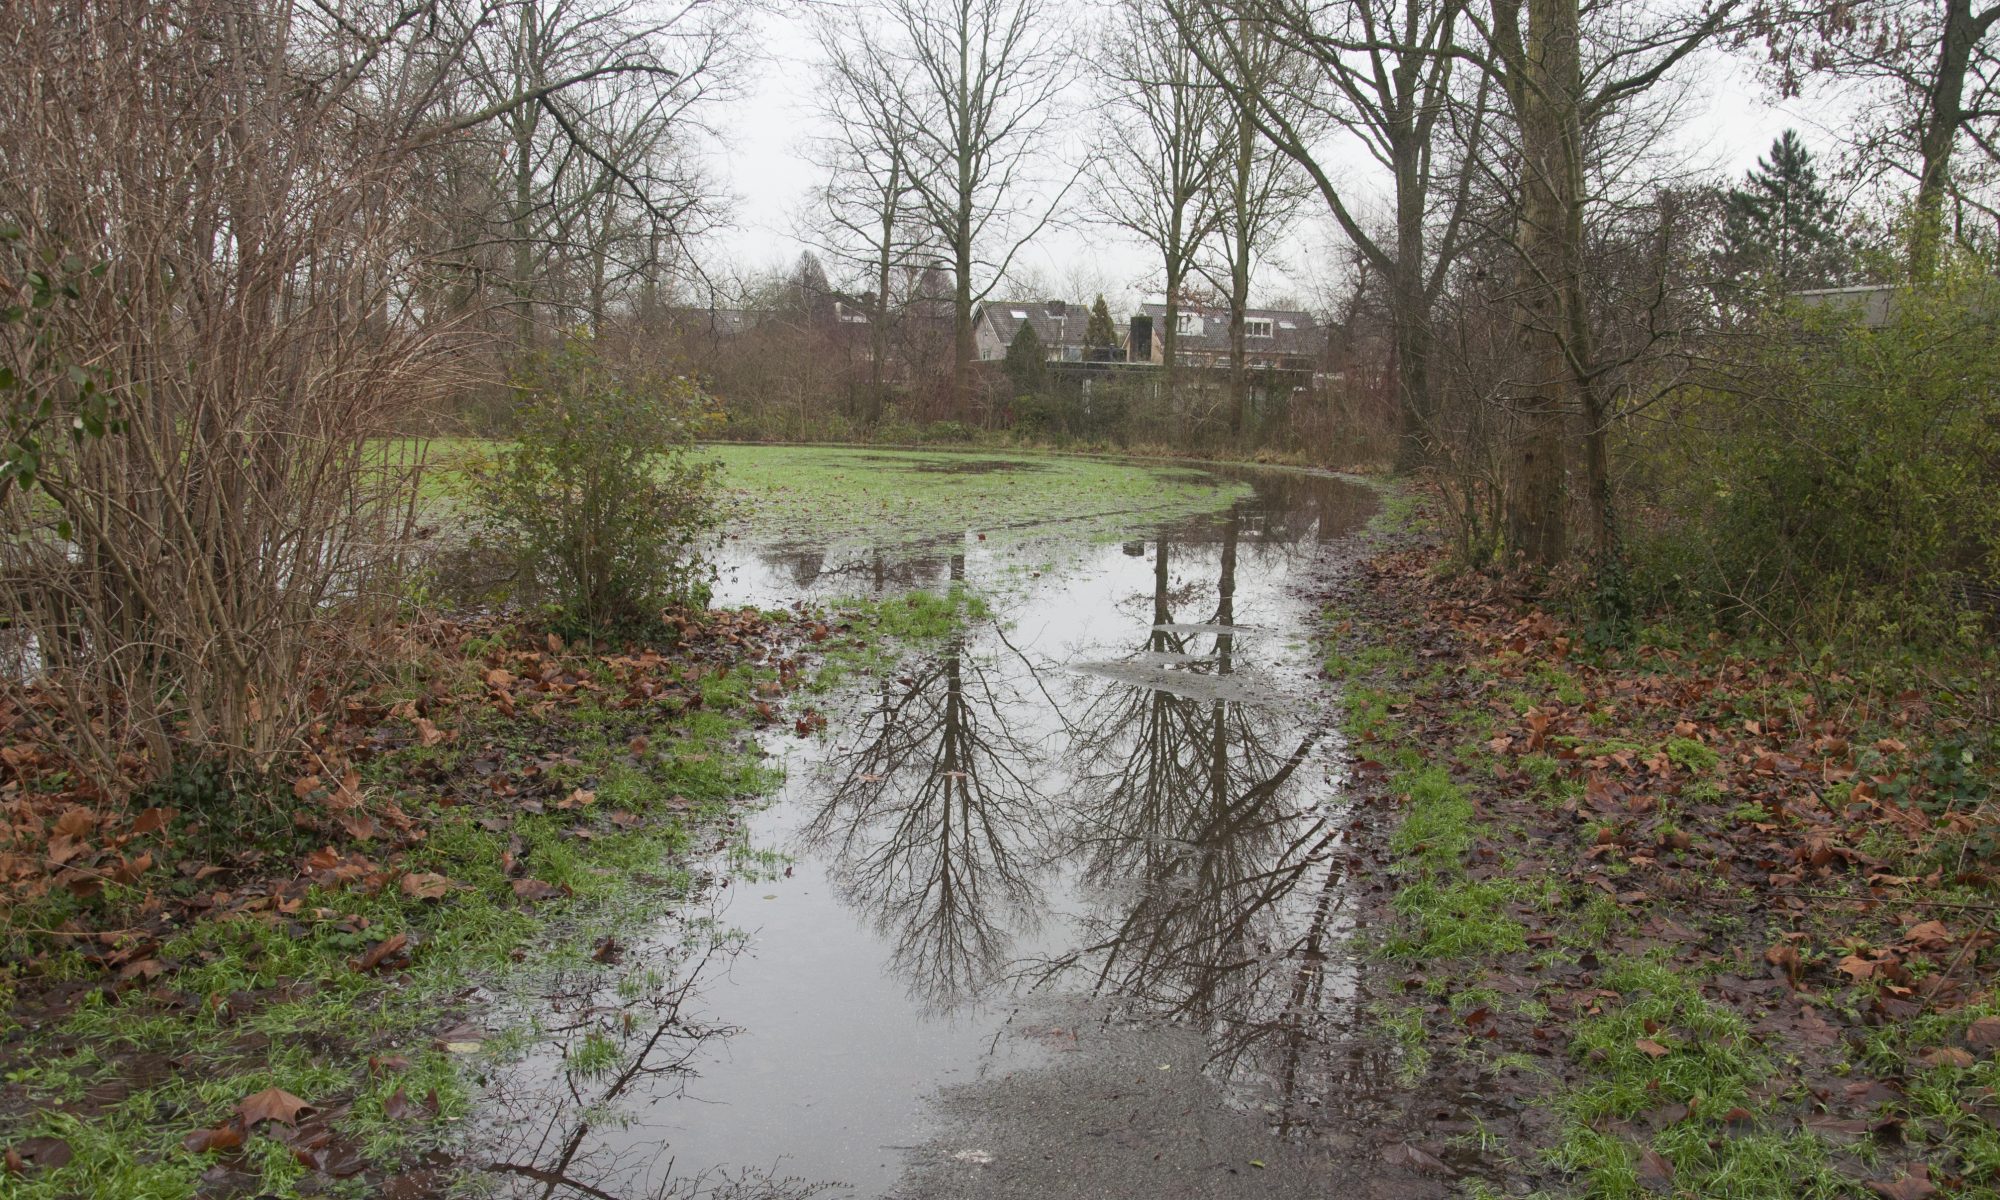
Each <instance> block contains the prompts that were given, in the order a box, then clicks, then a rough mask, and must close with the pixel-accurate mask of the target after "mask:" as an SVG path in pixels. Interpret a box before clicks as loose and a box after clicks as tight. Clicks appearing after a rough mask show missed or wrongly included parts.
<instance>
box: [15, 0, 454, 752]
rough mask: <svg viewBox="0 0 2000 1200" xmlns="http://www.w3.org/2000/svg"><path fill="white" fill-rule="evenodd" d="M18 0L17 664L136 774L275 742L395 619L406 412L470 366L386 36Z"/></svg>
mask: <svg viewBox="0 0 2000 1200" xmlns="http://www.w3.org/2000/svg"><path fill="white" fill-rule="evenodd" d="M7 23H8V25H9V27H10V28H9V31H8V33H7V35H6V37H5V38H4V41H0V164H4V166H0V225H7V226H12V227H13V228H14V229H15V230H16V231H17V236H15V237H14V238H12V239H10V240H9V241H8V242H7V243H6V245H7V249H6V251H5V254H4V259H0V289H4V292H5V297H4V299H0V307H4V306H6V305H10V304H18V305H22V306H24V308H25V309H26V311H25V312H24V313H22V314H19V315H20V316H21V319H19V320H16V321H13V322H10V323H6V324H5V325H3V326H0V365H4V366H6V367H7V368H9V369H11V370H12V371H13V373H14V375H15V380H14V383H15V386H14V387H13V389H12V390H10V391H7V392H4V393H0V400H4V403H5V405H6V410H7V417H8V420H9V429H8V432H7V437H8V439H9V440H8V446H7V453H8V457H7V460H6V474H5V477H4V479H0V520H4V523H5V540H4V544H0V607H4V611H5V612H6V613H8V614H10V616H11V620H12V625H13V630H14V632H15V634H16V636H17V637H18V639H19V641H18V645H19V646H20V648H21V651H22V661H21V662H20V663H19V664H17V665H18V666H19V667H20V668H21V670H20V671H18V672H16V673H13V674H10V676H9V677H8V678H7V680H6V682H5V685H4V686H5V687H6V688H7V690H8V692H9V693H11V695H10V696H9V699H10V700H12V701H13V702H14V703H15V705H16V706H17V708H18V710H19V711H26V712H33V713H37V714H40V715H41V716H42V717H43V718H45V720H44V721H43V724H42V732H43V733H44V734H45V735H47V736H49V737H50V738H52V739H55V740H58V741H60V743H61V744H62V746H63V748H64V749H65V750H66V751H67V752H69V753H70V754H71V755H72V756H73V757H74V758H75V760H76V762H77V765H78V766H79V767H80V768H81V769H83V770H84V771H86V772H87V773H88V774H89V775H91V776H93V777H95V778H96V779H97V780H98V781H99V782H100V784H101V785H102V786H105V787H107V788H109V789H112V790H114V791H118V790H124V789H129V788H131V787H133V786H136V785H138V784H140V783H141V782H143V781H145V780H146V779H148V778H152V777H156V776H158V775H159V774H161V773H163V772H165V771H167V770H169V769H170V768H171V767H172V766H173V764H174V763H175V762H176V761H177V760H187V759H205V760H212V761H215V762H219V763H220V764H222V765H223V766H226V767H227V768H228V769H230V770H232V771H234V770H241V769H249V770H263V769H268V768H269V767H270V766H272V765H273V763H274V762H275V760H277V759H278V757H279V756H281V755H282V754H283V753H284V752H285V751H287V750H288V749H289V748H291V747H292V746H293V745H294V743H295V738H296V735H297V733H298V731H299V729H300V728H301V727H302V726H303V725H304V724H305V723H306V722H307V721H308V720H309V719H310V718H311V716H312V715H313V712H314V710H315V707H316V702H318V703H323V702H324V701H325V698H326V697H325V693H324V690H323V689H322V690H320V691H319V692H318V694H315V691H316V689H321V686H322V685H323V684H325V683H326V682H327V681H328V680H329V679H330V678H331V677H332V675H333V672H332V670H331V666H332V664H333V663H334V662H335V661H336V660H338V659H340V658H341V656H343V655H344V654H346V653H347V652H348V651H349V650H350V649H351V648H352V644H353V641H354V639H356V638H366V637H368V636H369V635H370V633H371V630H372V629H374V628H375V627H376V626H375V625H374V623H373V621H372V618H373V617H375V616H378V615H380V613H381V612H382V610H383V604H384V599H383V589H384V585H385V583H386V582H387V581H388V577H389V576H390V575H391V574H392V573H393V571H394V570H395V566H396V560H397V552H398V549H399V544H400V543H401V541H402V538H403V535H404V533H405V531H406V530H407V528H408V526H409V524H410V522H411V519H412V515H413V497H414V489H413V487H412V482H413V476H414V472H415V467H416V465H417V464H416V462H415V461H414V459H413V457H411V456H410V455H407V454H405V453H403V452H402V451H401V450H399V449H397V448H396V447H399V446H401V445H402V443H398V442H395V441H391V440H384V439H385V437H386V435H388V434H390V433H391V432H392V431H393V430H394V429H395V428H396V427H397V423H398V420H399V418H401V417H402V416H403V415H404V414H405V413H407V412H408V411H409V410H410V409H412V408H413V407H415V406H418V405H420V404H421V403H423V402H424V400H425V399H426V398H427V396H428V395H429V394H431V393H433V392H435V391H436V390H437V389H439V388H441V387H442V386H444V385H445V384H446V383H447V379H446V377H445V375H444V374H443V373H442V371H441V369H440V368H441V364H440V363H439V362H437V361H434V360H433V358H432V356H431V354H430V350H431V346H432V340H431V339H432V336H433V335H432V333H430V332H428V331H426V330H425V329H424V328H423V327H422V323H421V321H420V319H419V318H420V317H421V314H420V313H418V312H414V311H412V310H411V309H410V307H409V306H408V305H407V304H406V303H405V302H404V297H405V296H406V295H407V294H408V291H409V285H410V283H411V279H412V274H413V272H414V271H415V269H416V267H417V263H416V261H415V258H414V256H413V255H412V254H411V253H410V252H409V250H408V247H410V246H411V245H413V244H416V239H415V238H413V237H412V236H410V235H409V230H408V228H407V226H408V224H409V223H410V221H411V220H412V219H413V218H412V216H411V214H410V212H409V211H408V209H407V207H406V206H405V205H404V204H402V203H400V202H399V197H401V196H403V195H406V194H407V192H406V189H405V184H406V182H407V181H406V178H405V172H406V171H407V169H408V168H409V165H410V162H411V155H410V154H409V153H408V121H407V119H408V116H409V114H408V112H406V111H405V112H402V113H400V119H399V113H398V110H397V108H396V105H395V103H394V102H393V100H394V98H393V96H392V95H390V92H392V91H393V87H391V86H390V85H389V84H390V82H391V81H384V80H382V79H380V78H378V77H377V76H376V74H375V73H374V63H375V60H376V59H377V58H381V57H383V56H382V55H380V54H374V55H371V54H370V52H369V49H368V47H367V46H360V45H354V44H345V45H343V44H342V43H341V42H340V41H339V40H338V38H337V36H334V35H330V34H328V32H327V30H324V29H323V30H319V31H317V33H318V34H319V35H320V36H318V37H317V39H315V37H313V36H310V35H313V34H314V33H315V31H314V30H310V29H306V28H303V27H302V26H301V25H300V23H299V22H298V19H297V18H294V17H292V16H290V15H288V14H287V11H286V10H280V9H273V8H271V7H270V6H266V5H260V4H254V3H250V2H248V0H178V2H176V3H172V4H165V3H148V2H147V0H92V2H86V3H77V2H76V0H22V2H20V3H15V4H11V5H9V6H8V22H7ZM337 32H338V31H337V29H336V30H335V34H337ZM374 49H375V50H377V51H380V50H381V46H380V45H379V44H378V45H376V46H375V47H374ZM51 272H55V273H57V275H59V276H60V280H61V283H60V286H58V287H57V288H56V289H55V291H54V293H53V294H52V295H51V296H50V298H49V299H47V300H46V302H44V303H41V304H40V306H39V307H34V305H35V304H36V300H37V297H36V296H35V294H34V293H35V292H36V291H37V289H38V288H43V289H46V286H47V283H48V278H49V275H50V273H51Z"/></svg>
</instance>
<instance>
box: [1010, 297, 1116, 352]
mask: <svg viewBox="0 0 2000 1200" xmlns="http://www.w3.org/2000/svg"><path fill="white" fill-rule="evenodd" d="M980 312H981V314H982V315H983V316H984V318H985V319H986V320H989V321H991V322H992V323H993V332H994V333H995V334H996V335H998V336H999V338H1000V344H1001V345H1003V346H1011V345H1013V344H1014V337H1015V335H1016V334H1018V333H1020V332H1021V326H1023V325H1033V326H1034V327H1035V336H1036V337H1038V338H1040V339H1041V341H1042V345H1044V346H1047V347H1055V346H1081V345H1083V333H1084V330H1086V329H1088V328H1089V327H1090V305H1088V304H1074V303H1071V302H1069V301H1065V300H988V301H986V302H985V303H983V304H981V305H980ZM1113 328H1116V325H1115V324H1114V325H1113Z"/></svg>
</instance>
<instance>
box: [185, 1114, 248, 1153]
mask: <svg viewBox="0 0 2000 1200" xmlns="http://www.w3.org/2000/svg"><path fill="white" fill-rule="evenodd" d="M242 1144H243V1123H242V1121H241V1119H240V1118H237V1117H231V1118H230V1119H229V1120H227V1121H225V1122H223V1123H222V1124H220V1125H217V1126H216V1127H215V1128H213V1129H197V1130H195V1131H194V1132H193V1133H190V1134H188V1135H187V1136H186V1137H184V1138H182V1139H181V1145H182V1146H183V1147H185V1148H186V1149H187V1151H188V1152H189V1153H190V1154H213V1153H215V1152H216V1151H217V1150H234V1149H236V1148H237V1147H238V1146H241V1145H242Z"/></svg>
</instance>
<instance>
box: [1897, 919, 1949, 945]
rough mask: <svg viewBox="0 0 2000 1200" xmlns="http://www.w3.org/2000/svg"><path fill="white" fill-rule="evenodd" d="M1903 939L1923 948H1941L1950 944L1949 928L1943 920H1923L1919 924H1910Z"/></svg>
mask: <svg viewBox="0 0 2000 1200" xmlns="http://www.w3.org/2000/svg"><path fill="white" fill-rule="evenodd" d="M1903 940H1904V941H1906V942H1908V943H1910V944H1911V945H1912V946H1917V947H1921V948H1922V949H1925V950H1942V949H1944V948H1945V947H1946V946H1949V945H1951V930H1949V929H1947V928H1946V927H1945V924H1944V922H1943V921H1925V922H1924V923H1923V924H1921V925H1912V926H1910V929H1909V932H1907V933H1905V934H1904V935H1903Z"/></svg>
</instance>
